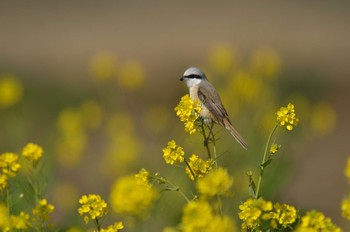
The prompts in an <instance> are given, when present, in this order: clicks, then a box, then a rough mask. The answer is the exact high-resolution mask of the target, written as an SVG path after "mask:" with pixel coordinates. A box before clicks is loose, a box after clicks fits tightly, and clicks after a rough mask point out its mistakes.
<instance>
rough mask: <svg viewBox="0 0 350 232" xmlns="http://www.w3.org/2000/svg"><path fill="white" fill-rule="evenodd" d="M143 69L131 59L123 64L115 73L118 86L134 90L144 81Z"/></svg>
mask: <svg viewBox="0 0 350 232" xmlns="http://www.w3.org/2000/svg"><path fill="white" fill-rule="evenodd" d="M145 76H146V74H145V69H144V67H143V66H142V65H141V64H140V63H139V62H137V61H134V60H131V61H127V62H126V63H125V64H123V65H122V66H121V67H120V69H119V73H118V75H117V81H118V84H119V85H120V87H122V88H123V89H128V90H136V89H138V88H140V87H141V86H142V85H143V83H144V82H145Z"/></svg>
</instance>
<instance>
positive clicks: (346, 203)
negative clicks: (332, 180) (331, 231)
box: [341, 195, 350, 220]
mask: <svg viewBox="0 0 350 232" xmlns="http://www.w3.org/2000/svg"><path fill="white" fill-rule="evenodd" d="M341 215H342V216H343V217H344V218H346V219H348V220H350V195H348V196H347V197H346V198H345V199H344V200H343V201H342V203H341Z"/></svg>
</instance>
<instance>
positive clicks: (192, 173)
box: [185, 159, 196, 181]
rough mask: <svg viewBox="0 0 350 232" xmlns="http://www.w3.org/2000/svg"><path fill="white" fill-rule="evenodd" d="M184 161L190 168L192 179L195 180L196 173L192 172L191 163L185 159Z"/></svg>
mask: <svg viewBox="0 0 350 232" xmlns="http://www.w3.org/2000/svg"><path fill="white" fill-rule="evenodd" d="M185 163H186V166H187V167H188V169H189V170H190V172H191V175H192V176H193V180H194V181H196V175H195V174H194V172H193V170H192V168H191V165H190V163H189V162H188V161H187V160H186V159H185Z"/></svg>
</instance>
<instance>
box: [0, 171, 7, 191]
mask: <svg viewBox="0 0 350 232" xmlns="http://www.w3.org/2000/svg"><path fill="white" fill-rule="evenodd" d="M7 183H8V177H7V175H5V174H2V173H0V191H1V190H3V189H5V188H6V187H7Z"/></svg>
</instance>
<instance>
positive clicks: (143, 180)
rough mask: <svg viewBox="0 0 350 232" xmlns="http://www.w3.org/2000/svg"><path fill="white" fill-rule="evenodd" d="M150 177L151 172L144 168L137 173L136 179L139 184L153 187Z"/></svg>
mask: <svg viewBox="0 0 350 232" xmlns="http://www.w3.org/2000/svg"><path fill="white" fill-rule="evenodd" d="M148 178H149V172H148V171H147V170H146V169H144V168H142V169H141V170H140V172H139V173H137V174H135V179H136V182H137V183H138V184H141V185H145V186H147V187H151V184H150V183H149V181H148Z"/></svg>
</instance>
